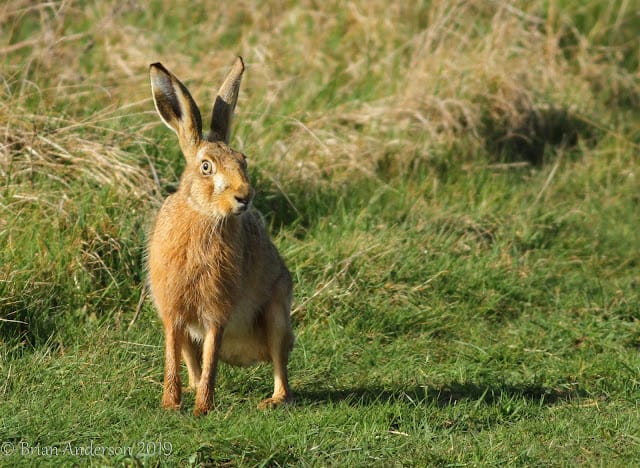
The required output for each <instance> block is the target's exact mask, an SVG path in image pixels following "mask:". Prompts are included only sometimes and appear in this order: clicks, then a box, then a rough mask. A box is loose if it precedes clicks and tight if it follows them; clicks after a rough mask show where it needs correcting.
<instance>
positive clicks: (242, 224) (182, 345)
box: [148, 57, 293, 415]
mask: <svg viewBox="0 0 640 468" xmlns="http://www.w3.org/2000/svg"><path fill="white" fill-rule="evenodd" d="M149 72H150V78H151V91H152V95H153V101H154V104H155V107H156V110H157V111H158V114H159V115H160V118H161V119H162V121H163V122H164V123H165V124H166V125H167V126H168V127H169V128H171V129H172V130H173V131H175V132H176V134H177V135H178V141H179V143H180V148H181V149H182V153H183V154H184V157H185V159H186V166H185V169H184V173H183V174H182V178H181V180H180V186H179V188H178V191H177V192H176V193H174V194H173V195H171V196H169V197H168V198H167V199H166V201H165V202H164V205H163V206H162V208H161V209H160V212H159V213H158V215H157V218H156V222H155V227H154V229H153V232H152V234H151V239H150V241H149V246H148V253H149V285H150V289H151V294H152V297H153V301H154V303H155V305H156V308H157V310H158V314H159V315H160V318H161V319H162V323H163V326H164V334H165V360H166V364H165V378H164V392H163V395H162V405H163V406H164V407H165V408H178V407H179V406H180V400H181V382H180V356H181V355H182V358H183V359H184V361H185V363H186V365H187V370H188V374H189V387H190V388H192V389H193V390H195V392H196V402H195V409H194V412H195V414H196V415H200V414H206V413H207V412H209V411H210V410H211V408H212V405H213V394H214V386H215V378H216V368H217V365H218V361H219V360H220V361H223V362H227V363H229V364H233V365H241V366H242V365H249V364H252V363H254V362H258V361H269V362H271V363H272V364H273V373H274V391H273V396H272V397H271V398H268V399H266V400H263V401H262V402H261V403H260V405H259V406H260V407H261V408H264V407H269V406H274V405H277V404H279V403H284V402H287V401H290V400H291V390H290V389H289V384H288V379H287V362H288V358H289V352H290V350H291V348H292V346H293V333H292V330H291V320H290V309H291V294H292V282H291V275H290V274H289V271H288V270H287V267H286V265H285V264H284V262H283V260H282V258H281V257H280V255H279V254H278V251H277V250H276V248H275V246H274V245H273V243H272V242H271V240H270V239H269V235H268V234H267V231H266V229H265V227H264V225H263V223H262V220H261V218H260V215H259V214H258V213H257V212H256V211H255V210H254V209H253V208H252V207H251V202H252V200H253V196H254V193H255V192H254V190H253V188H252V187H251V184H250V183H249V178H248V176H247V162H246V158H245V156H244V155H243V154H242V153H239V152H237V151H234V150H233V149H231V148H230V147H229V145H228V144H229V134H230V126H231V120H232V118H233V111H234V109H235V105H236V101H237V98H238V91H239V88H240V80H241V78H242V73H243V72H244V64H243V62H242V59H241V58H240V57H238V58H237V60H236V62H235V63H234V65H233V68H232V69H231V72H230V73H229V75H228V76H227V78H226V79H225V81H224V82H223V84H222V86H221V87H220V90H219V91H218V95H217V96H216V99H215V102H214V105H213V111H212V118H211V130H210V132H209V134H208V136H207V137H206V138H205V137H203V135H202V118H201V116H200V111H199V110H198V107H197V106H196V103H195V101H194V100H193V98H192V97H191V95H190V94H189V91H188V90H187V88H186V87H185V86H184V85H183V84H182V83H181V82H180V81H179V80H178V79H177V78H176V77H175V76H174V75H173V74H172V73H171V72H169V71H168V70H167V69H166V68H164V67H163V66H162V64H160V63H154V64H152V65H151V67H150V71H149Z"/></svg>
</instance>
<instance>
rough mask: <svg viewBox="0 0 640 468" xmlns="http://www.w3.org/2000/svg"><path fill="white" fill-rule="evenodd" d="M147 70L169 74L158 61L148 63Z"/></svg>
mask: <svg viewBox="0 0 640 468" xmlns="http://www.w3.org/2000/svg"><path fill="white" fill-rule="evenodd" d="M149 71H150V72H154V71H155V72H158V71H159V72H163V73H166V74H167V75H169V74H170V73H169V70H167V69H166V68H165V67H164V65H162V64H161V63H160V62H155V63H152V64H151V65H149Z"/></svg>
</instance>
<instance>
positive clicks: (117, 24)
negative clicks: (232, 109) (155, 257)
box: [0, 0, 640, 466]
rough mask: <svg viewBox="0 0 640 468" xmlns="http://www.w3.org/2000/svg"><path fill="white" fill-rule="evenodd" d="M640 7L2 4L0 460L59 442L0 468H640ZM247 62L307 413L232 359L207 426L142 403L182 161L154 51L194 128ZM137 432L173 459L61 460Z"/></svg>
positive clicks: (157, 330)
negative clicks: (265, 406)
mask: <svg viewBox="0 0 640 468" xmlns="http://www.w3.org/2000/svg"><path fill="white" fill-rule="evenodd" d="M637 10H638V8H637V5H634V3H633V2H624V1H619V2H601V1H596V0H593V1H589V2H574V1H558V2H542V1H540V2H484V1H471V2H452V1H449V0H440V1H433V2H414V3H413V4H409V3H407V4H406V5H404V4H401V5H395V4H394V5H391V4H390V3H389V2H381V1H369V2H348V3H343V2H334V3H331V2H330V3H328V4H323V5H316V3H314V2H308V1H304V0H301V1H297V0H287V1H283V2H279V3H278V5H277V6H274V4H273V3H272V2H262V3H260V2H236V3H232V4H228V5H226V6H225V7H224V8H222V9H220V10H208V9H205V8H204V7H201V6H193V5H189V6H187V5H186V4H184V2H180V1H176V2H169V1H153V2H148V3H142V4H139V3H136V2H125V3H122V4H117V5H116V4H113V3H111V2H104V1H98V2H80V1H77V2H59V1H54V2H45V3H39V4H34V3H33V2H30V1H27V0H12V1H9V2H5V3H3V4H2V5H0V397H1V398H0V414H1V415H2V416H1V417H0V421H1V423H0V448H2V450H5V449H6V448H11V447H13V448H18V449H19V448H20V447H21V446H29V447H32V448H33V447H38V446H39V447H41V448H43V449H44V448H47V447H58V448H59V452H60V453H61V455H59V456H52V455H51V454H48V455H47V454H45V455H46V456H41V457H39V458H36V457H35V456H34V455H33V454H32V453H31V454H23V453H20V452H19V450H18V451H17V452H15V453H13V454H12V455H11V456H7V455H4V453H5V452H2V453H0V464H2V463H4V462H6V463H9V464H12V465H14V464H23V465H33V464H35V463H36V462H37V463H45V464H49V465H52V466H58V465H60V464H80V465H83V464H89V463H94V464H95V463H97V464H119V463H120V464H134V463H135V461H134V460H133V459H132V458H136V459H137V460H140V461H142V462H143V463H145V464H151V465H156V464H157V465H160V464H170V465H178V464H180V465H199V464H202V465H205V466H210V465H214V466H215V465H223V466H230V465H231V466H235V465H250V466H254V465H255V466H278V465H285V464H294V465H300V466H306V465H339V466H363V465H376V466H388V465H390V464H394V463H397V464H401V465H413V466H422V465H426V466H431V465H436V466H450V465H456V466H457V465H505V464H515V465H548V464H551V465H575V464H586V465H599V464H614V465H628V464H632V463H634V462H636V460H637V459H638V457H639V456H640V447H639V444H638V440H639V438H640V432H639V429H638V428H639V427H640V419H639V418H638V407H637V400H638V395H639V394H640V393H639V392H640V388H639V385H640V380H639V379H638V375H639V374H640V358H639V356H638V350H639V349H640V328H639V319H640V316H639V312H638V311H639V310H640V309H639V302H638V284H639V281H640V276H639V275H638V264H639V262H640V251H639V250H638V245H640V237H639V236H640V235H639V234H638V229H637V224H638V221H637V220H638V206H639V198H638V177H640V174H639V173H638V161H637V154H638V150H639V148H638V144H639V143H638V142H639V141H640V139H639V136H640V125H639V124H640V120H639V119H638V116H637V112H636V108H637V105H638V103H639V102H640V81H639V79H638V57H639V56H640V55H639V43H638V41H637V31H638V28H640V19H639V18H638V16H637V14H636V13H637ZM237 54H241V55H243V57H244V60H245V63H246V64H247V71H246V74H245V78H244V81H243V88H242V90H241V93H240V100H239V103H238V109H237V116H236V120H235V130H234V133H233V138H232V144H233V146H234V147H236V148H238V149H240V150H242V151H243V152H245V153H246V154H247V156H248V158H249V164H250V172H251V177H252V180H253V182H254V184H255V185H256V188H257V189H258V196H257V199H256V205H257V206H258V207H259V208H260V210H261V211H262V212H263V213H264V214H265V219H266V221H267V223H268V224H269V227H270V229H271V232H272V234H273V236H274V239H275V242H276V244H277V245H278V247H279V249H280V251H281V252H282V254H283V256H284V257H285V258H286V261H287V263H288V265H289V267H290V269H291V271H292V274H293V277H294V280H295V299H294V305H293V319H294V323H295V332H296V337H297V342H296V347H295V350H294V352H293V355H292V360H291V375H292V385H293V388H294V391H295V392H296V395H297V403H296V404H295V405H294V406H291V407H289V408H284V409H282V410H278V411H273V412H266V413H261V412H258V411H257V410H256V409H255V406H256V404H257V402H258V401H259V400H260V399H261V398H264V397H265V396H267V395H268V393H269V392H270V390H271V388H270V385H271V375H270V369H269V367H268V366H258V367H254V368H249V369H237V368H230V367H226V366H222V368H221V373H220V374H221V375H220V379H219V384H218V387H217V405H218V407H217V409H216V411H214V412H213V414H211V415H209V416H208V417H206V418H200V419H195V418H193V417H192V415H191V409H192V407H193V395H190V394H187V395H185V401H184V405H183V410H182V411H181V412H179V413H167V412H164V411H163V410H161V409H160V408H159V400H160V393H161V385H162V372H163V338H162V333H161V327H160V324H159V320H158V319H157V317H156V314H155V311H154V310H153V307H152V305H151V304H150V302H149V301H146V302H141V300H140V299H141V295H142V294H143V289H144V282H145V272H144V246H145V239H146V233H147V232H148V229H149V225H150V222H151V220H152V219H153V214H154V212H155V210H156V209H157V207H158V206H159V203H160V202H161V200H162V198H163V197H164V196H166V194H167V193H168V192H170V191H171V190H172V187H174V186H175V184H176V182H177V180H178V177H179V174H180V171H181V167H182V165H183V161H182V156H181V154H180V152H179V149H178V146H177V143H176V141H175V137H174V135H173V134H172V133H171V132H170V131H169V130H168V129H166V127H164V126H163V125H162V124H161V122H160V121H159V119H158V118H157V115H156V114H155V112H154V110H153V105H152V102H151V97H150V92H149V84H148V76H147V67H148V65H149V63H151V62H154V61H158V60H160V61H162V62H163V63H164V64H165V65H166V66H167V67H169V68H170V69H171V70H172V71H174V72H175V73H176V74H177V75H178V76H179V77H180V78H181V79H183V80H184V81H185V83H187V84H188V86H189V88H190V90H191V91H192V92H193V94H194V97H195V98H196V100H197V101H198V102H199V103H200V105H201V107H202V111H203V115H204V116H206V115H208V113H209V109H210V108H209V106H210V105H211V99H212V96H213V93H214V92H215V90H216V87H217V85H218V84H219V82H220V79H221V78H222V77H223V76H224V73H225V72H226V71H227V69H228V67H229V66H230V64H231V63H232V61H233V58H234V56H235V55H237ZM141 442H143V443H145V444H146V443H152V444H153V443H158V444H159V445H157V446H156V447H160V448H166V447H170V449H171V450H170V453H167V452H163V453H158V452H156V453H151V454H149V453H146V454H145V453H141V452H140V450H135V452H134V455H133V456H131V455H128V454H127V453H122V451H121V453H120V454H119V455H113V456H109V455H104V454H103V455H100V454H95V453H94V454H92V455H90V456H85V457H79V456H78V455H74V454H71V453H68V452H67V453H63V451H64V448H65V447H67V446H70V447H73V448H82V447H87V446H90V444H91V443H93V444H94V445H96V446H102V447H112V448H118V447H134V448H136V449H138V448H139V447H140V446H139V445H138V444H139V443H141ZM165 443H168V444H169V445H168V446H167V445H162V444H165ZM3 444H8V445H3ZM21 444H22V445H21ZM152 447H153V445H152ZM7 450H8V449H7Z"/></svg>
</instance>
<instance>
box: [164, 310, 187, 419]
mask: <svg viewBox="0 0 640 468" xmlns="http://www.w3.org/2000/svg"><path fill="white" fill-rule="evenodd" d="M183 339H184V331H183V330H182V329H181V327H179V326H178V325H177V324H176V323H175V322H173V321H170V320H167V321H166V322H165V324H164V341H165V369H164V391H163V393H162V406H163V407H164V408H166V409H178V408H180V400H181V398H182V393H181V392H182V390H181V387H180V350H181V348H182V342H183Z"/></svg>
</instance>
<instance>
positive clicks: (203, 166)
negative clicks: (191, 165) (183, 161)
mask: <svg viewBox="0 0 640 468" xmlns="http://www.w3.org/2000/svg"><path fill="white" fill-rule="evenodd" d="M200 170H201V171H202V173H203V174H204V175H211V174H213V163H212V162H211V161H208V160H206V159H205V160H204V161H202V162H201V163H200Z"/></svg>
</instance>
